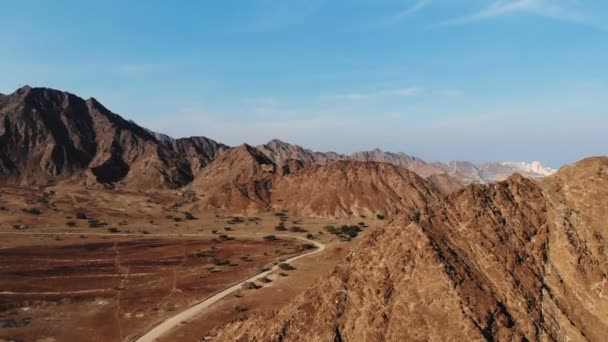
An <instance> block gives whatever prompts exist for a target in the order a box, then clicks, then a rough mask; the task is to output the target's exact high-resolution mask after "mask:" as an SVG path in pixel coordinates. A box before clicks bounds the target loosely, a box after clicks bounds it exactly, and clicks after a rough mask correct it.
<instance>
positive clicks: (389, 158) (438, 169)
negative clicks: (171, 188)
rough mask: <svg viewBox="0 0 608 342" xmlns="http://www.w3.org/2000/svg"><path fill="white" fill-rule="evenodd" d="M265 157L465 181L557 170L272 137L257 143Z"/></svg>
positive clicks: (535, 164)
mask: <svg viewBox="0 0 608 342" xmlns="http://www.w3.org/2000/svg"><path fill="white" fill-rule="evenodd" d="M257 149H258V150H260V151H262V152H263V153H264V154H266V156H268V157H269V158H270V159H271V160H273V161H274V162H275V163H277V164H281V163H283V162H285V161H286V160H289V159H295V160H301V161H303V162H309V163H316V164H326V163H328V162H334V161H339V160H352V161H361V162H381V163H389V164H393V165H397V166H400V167H403V168H406V169H408V170H410V171H413V172H416V173H417V174H419V175H420V176H422V177H428V176H431V175H435V174H443V173H445V174H448V175H450V176H452V177H454V178H456V179H458V180H460V181H462V182H464V183H465V184H467V183H471V182H479V183H490V182H495V181H501V180H505V179H507V178H508V177H509V176H511V175H512V174H514V173H520V174H521V175H523V176H525V177H530V178H541V177H545V176H549V175H551V174H553V173H555V172H556V171H557V170H555V169H551V168H548V167H545V166H543V165H542V164H541V163H540V162H538V161H535V162H532V163H524V162H495V163H484V164H474V163H471V162H466V161H465V162H460V161H454V162H450V163H439V162H432V163H429V162H426V161H424V160H423V159H420V158H417V157H413V156H410V155H407V154H405V153H402V152H398V153H392V152H385V151H382V150H380V149H374V150H371V151H362V152H355V153H353V154H350V155H344V154H338V153H335V152H326V153H323V152H314V151H311V150H309V149H306V148H303V147H301V146H298V145H293V144H289V143H286V142H283V141H280V140H278V139H274V140H272V141H270V142H269V143H267V144H264V145H260V146H257Z"/></svg>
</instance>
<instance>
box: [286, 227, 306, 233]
mask: <svg viewBox="0 0 608 342" xmlns="http://www.w3.org/2000/svg"><path fill="white" fill-rule="evenodd" d="M289 230H290V231H292V232H294V233H307V232H308V230H306V229H304V228H302V227H298V226H293V227H291V228H290V229H289Z"/></svg>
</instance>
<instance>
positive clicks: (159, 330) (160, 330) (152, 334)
mask: <svg viewBox="0 0 608 342" xmlns="http://www.w3.org/2000/svg"><path fill="white" fill-rule="evenodd" d="M0 234H7V235H10V234H13V235H94V236H135V237H146V238H154V237H159V236H160V237H179V236H181V237H199V238H201V237H205V238H208V237H212V236H213V235H203V234H147V235H142V234H126V233H84V234H83V233H50V232H49V233H35V232H31V233H30V232H0ZM261 235H269V234H257V233H256V234H242V235H241V234H239V235H237V234H235V235H234V236H235V237H245V238H251V237H254V238H256V237H258V238H259V237H260V236H261ZM275 236H276V237H284V238H292V239H299V240H302V241H306V242H308V243H312V244H314V245H315V246H316V247H317V249H315V250H312V251H310V252H309V253H305V254H300V255H297V256H295V257H292V258H289V259H287V260H285V261H284V262H285V263H290V262H294V261H296V260H298V259H301V258H304V257H307V256H310V255H313V254H317V253H320V252H322V251H324V250H325V245H324V244H322V243H321V242H318V241H313V240H309V239H306V238H303V237H301V236H294V235H275ZM278 269H279V266H278V265H275V266H273V267H272V268H271V269H270V270H268V271H264V272H260V273H258V274H256V275H255V276H253V277H251V278H249V279H245V280H243V281H241V282H239V283H236V284H234V285H232V286H231V287H229V288H227V289H224V290H222V291H221V292H219V293H216V294H215V295H213V296H211V297H208V298H207V299H204V300H202V301H200V302H198V303H196V304H194V305H193V306H191V307H190V308H188V309H186V310H184V311H182V312H180V313H178V314H177V315H175V316H173V317H169V318H167V319H166V320H164V321H163V322H161V323H160V324H158V325H157V326H155V327H154V328H152V330H150V331H148V332H146V333H144V334H143V335H141V336H140V337H137V338H136V339H135V340H134V341H135V342H154V341H157V340H158V338H160V337H161V336H163V335H165V334H166V333H168V332H169V331H171V330H173V329H174V328H176V327H178V326H179V325H180V324H181V323H182V322H185V321H187V320H189V319H191V318H193V317H194V316H196V315H198V314H199V313H201V312H202V311H204V310H205V309H207V308H209V307H210V306H211V305H213V304H215V303H217V302H219V301H220V300H222V299H223V298H225V297H226V296H228V295H230V294H232V293H234V292H236V291H238V290H240V289H241V288H242V286H243V284H244V283H246V282H255V281H258V280H260V279H261V278H264V277H266V276H268V275H269V274H270V273H272V272H274V271H276V270H278Z"/></svg>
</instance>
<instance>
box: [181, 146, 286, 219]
mask: <svg viewBox="0 0 608 342" xmlns="http://www.w3.org/2000/svg"><path fill="white" fill-rule="evenodd" d="M276 177H277V166H276V165H275V164H274V163H273V162H272V161H271V160H270V159H268V158H267V157H266V156H265V155H264V154H263V153H261V152H260V151H258V150H257V149H255V148H254V147H252V146H249V145H241V146H239V147H237V148H233V149H229V150H225V151H223V152H221V153H220V154H219V155H218V157H217V158H216V159H215V160H214V161H213V162H212V163H210V164H209V165H208V166H207V167H206V168H204V169H203V170H202V172H201V174H200V175H199V177H197V179H196V180H195V181H194V182H193V183H192V184H191V185H190V186H189V188H190V189H192V190H193V191H195V192H197V193H198V194H199V195H200V197H201V199H202V200H201V201H200V202H201V203H199V204H198V206H197V207H195V208H199V209H219V210H226V211H229V212H236V213H246V212H250V211H265V210H269V208H270V203H271V199H270V196H271V189H272V185H273V181H274V180H275V179H276ZM201 207H202V208H201Z"/></svg>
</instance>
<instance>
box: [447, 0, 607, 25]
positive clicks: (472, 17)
mask: <svg viewBox="0 0 608 342" xmlns="http://www.w3.org/2000/svg"><path fill="white" fill-rule="evenodd" d="M572 4H573V2H572V1H569V2H564V1H560V0H550V1H549V0H498V1H494V2H492V3H491V4H490V5H489V6H487V7H485V8H483V9H481V10H479V11H477V12H474V13H471V14H468V15H465V16H462V17H458V18H454V19H450V20H447V21H444V22H442V23H440V24H438V25H436V26H451V25H461V24H467V23H472V22H477V21H482V20H489V19H492V18H498V17H503V16H507V15H516V14H528V15H535V16H539V17H545V18H551V19H555V20H560V21H566V22H572V23H577V24H581V25H587V26H592V27H596V28H603V29H605V28H607V26H606V25H604V24H603V23H599V22H596V21H595V20H592V18H591V17H589V16H588V15H587V14H586V13H584V12H582V11H580V9H579V8H577V7H575V6H572Z"/></svg>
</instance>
